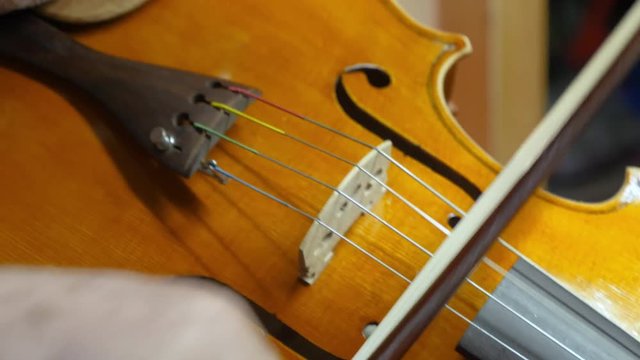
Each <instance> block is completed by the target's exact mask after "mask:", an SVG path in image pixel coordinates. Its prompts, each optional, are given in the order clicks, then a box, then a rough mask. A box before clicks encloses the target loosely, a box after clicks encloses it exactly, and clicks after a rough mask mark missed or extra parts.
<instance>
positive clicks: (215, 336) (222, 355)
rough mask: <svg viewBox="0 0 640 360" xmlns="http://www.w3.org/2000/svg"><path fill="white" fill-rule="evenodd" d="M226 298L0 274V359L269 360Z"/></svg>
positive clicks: (130, 282) (236, 303)
mask: <svg viewBox="0 0 640 360" xmlns="http://www.w3.org/2000/svg"><path fill="white" fill-rule="evenodd" d="M257 324H258V323H257V320H255V318H253V317H252V316H250V310H249V309H248V308H247V305H246V304H245V303H244V301H242V299H240V298H239V297H238V296H236V295H235V294H233V293H232V292H231V291H229V290H227V289H224V288H222V287H219V286H215V285H212V284H209V283H208V282H204V281H199V280H181V279H171V278H164V277H151V276H144V275H140V274H135V273H128V272H118V271H106V270H105V271H98V270H78V269H76V270H73V269H72V270H68V269H64V270H63V269H57V268H10V267H9V268H4V269H3V270H1V271H0V358H2V359H32V360H45V359H47V360H49V359H95V360H107V359H158V360H162V359H189V360H191V359H192V360H197V359H276V358H277V357H276V356H275V353H274V351H273V350H272V348H271V346H270V345H269V343H268V342H267V340H266V338H265V337H264V335H263V333H262V331H261V330H260V328H259V325H257Z"/></svg>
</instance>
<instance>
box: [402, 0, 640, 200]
mask: <svg viewBox="0 0 640 360" xmlns="http://www.w3.org/2000/svg"><path fill="white" fill-rule="evenodd" d="M397 2H398V3H399V4H400V5H401V6H402V7H404V8H405V10H407V12H408V13H410V14H411V16H413V17H414V18H415V19H416V20H417V21H419V22H421V23H423V24H425V25H427V26H430V27H434V28H437V29H442V30H446V31H452V32H457V33H462V34H465V35H467V36H468V37H469V39H470V40H471V43H472V45H473V49H474V51H473V54H472V55H471V56H470V57H468V58H466V59H464V60H462V61H461V62H460V63H459V64H458V66H457V68H456V70H455V71H456V72H455V81H454V85H453V92H452V98H451V101H452V102H453V103H454V104H455V107H456V108H457V109H458V112H457V117H458V120H459V121H460V123H461V124H462V126H463V127H464V128H465V130H466V131H467V132H468V133H469V134H470V136H471V137H472V138H473V139H474V140H475V141H476V142H477V143H478V144H479V145H480V146H482V147H483V148H485V149H486V150H487V151H488V152H489V153H490V154H491V155H492V156H493V157H494V158H495V159H496V160H498V161H499V162H501V163H505V162H506V161H507V160H508V159H509V157H510V156H511V155H512V154H513V152H514V151H515V150H516V149H517V148H518V146H519V145H520V144H521V143H522V141H523V140H524V139H525V137H526V136H527V135H528V134H529V132H530V131H531V130H532V129H533V127H534V126H535V125H536V124H537V123H538V122H539V121H540V119H542V117H543V116H544V113H545V112H546V110H547V109H548V108H549V107H550V106H551V105H552V104H553V103H554V101H555V100H556V99H557V98H558V96H559V95H560V94H561V93H562V91H563V90H564V89H565V88H566V87H567V85H568V84H569V82H570V81H571V80H572V79H573V77H574V76H575V75H576V74H577V73H578V71H579V70H580V69H581V67H582V66H583V65H584V64H585V63H586V62H587V60H588V59H589V57H590V56H591V54H593V52H594V51H595V50H596V49H597V48H598V46H599V45H600V44H601V42H602V41H603V40H604V39H605V38H606V36H607V34H608V33H609V32H610V31H611V30H612V29H613V27H614V26H615V25H616V23H617V22H618V21H619V20H620V18H621V17H622V15H623V14H624V13H625V11H626V10H627V9H628V8H629V7H630V6H631V4H632V3H633V0H562V1H557V0H555V1H554V0H397ZM634 165H635V166H640V66H636V68H635V70H634V71H632V73H631V75H630V76H628V78H627V79H626V80H625V81H624V83H623V84H622V85H621V86H620V87H619V88H618V89H617V90H616V91H615V92H614V93H613V94H612V96H611V97H610V98H609V99H608V100H607V102H606V103H605V105H604V106H603V107H602V108H601V109H600V111H599V112H598V114H597V115H596V116H595V117H594V118H593V119H592V121H591V123H590V124H589V126H588V127H587V129H586V130H585V131H584V132H583V134H582V136H581V137H580V139H579V140H578V141H577V143H576V144H575V145H574V146H573V148H572V149H571V150H570V151H569V153H568V154H567V155H566V156H565V159H564V161H563V162H562V164H561V165H560V166H559V167H558V168H557V169H556V170H555V172H554V174H553V175H552V176H551V177H550V178H549V180H548V182H547V184H546V186H547V187H548V189H549V190H550V191H552V192H554V193H556V194H559V195H562V196H565V197H568V198H571V199H575V200H581V201H587V202H597V201H602V200H605V199H608V198H609V197H611V196H613V195H614V194H615V193H616V192H617V191H618V189H619V188H620V186H621V185H622V183H623V181H624V176H625V168H626V167H627V166H634Z"/></svg>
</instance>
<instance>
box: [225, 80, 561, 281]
mask: <svg viewBox="0 0 640 360" xmlns="http://www.w3.org/2000/svg"><path fill="white" fill-rule="evenodd" d="M217 85H218V86H219V87H222V88H225V89H227V90H229V91H231V92H234V93H238V94H241V95H243V96H245V97H247V98H251V99H254V100H256V101H259V102H261V103H263V104H265V105H267V106H269V107H272V108H274V109H277V110H279V111H281V112H284V113H286V114H289V115H291V116H292V117H294V118H296V119H299V120H302V121H304V122H307V123H310V124H312V125H314V126H317V127H320V128H322V129H324V130H326V131H329V132H331V133H333V134H335V135H338V136H339V137H342V138H344V139H347V140H349V141H351V142H353V143H356V144H358V145H360V146H363V147H365V148H368V149H370V150H373V151H376V152H377V153H378V154H380V155H381V156H383V157H384V158H385V159H387V160H388V161H389V162H390V163H392V164H393V165H394V166H396V167H397V168H399V169H400V170H401V171H402V172H403V173H404V174H406V175H408V176H409V177H410V178H411V179H413V180H414V181H416V182H417V183H418V184H420V185H421V186H422V187H424V188H425V189H427V190H428V191H429V192H431V193H432V194H433V195H434V196H436V197H437V198H438V199H440V200H441V201H442V202H443V203H444V204H446V205H447V206H449V207H450V208H451V209H453V210H454V211H455V212H457V213H458V215H460V216H461V217H463V216H465V215H466V211H464V210H462V208H460V207H458V206H457V205H456V204H455V203H454V202H453V201H451V200H449V199H448V198H447V197H446V196H444V195H443V194H441V193H440V192H439V191H437V190H436V189H435V188H434V187H432V186H430V185H429V184H427V183H426V182H425V181H424V180H422V179H421V178H420V177H418V176H417V175H416V174H415V173H413V172H412V171H411V170H409V169H408V168H407V167H405V166H404V165H402V164H401V163H400V162H399V161H397V160H396V159H395V158H393V157H392V156H391V155H389V154H387V153H385V152H383V151H380V150H379V149H378V148H377V147H375V146H373V145H371V144H369V143H367V142H365V141H363V140H360V139H358V138H356V137H355V136H352V135H349V134H347V133H345V132H343V131H340V130H338V129H336V128H333V127H331V126H329V125H327V124H325V123H323V122H321V121H318V120H314V119H312V118H310V117H308V116H305V115H302V114H300V113H298V112H296V111H293V110H291V109H288V108H286V107H284V106H282V105H279V104H278V103H276V102H273V101H271V100H269V99H267V98H264V97H262V96H260V95H257V94H254V93H252V92H250V91H249V90H246V89H244V88H241V87H237V86H233V85H224V84H221V83H219V84H217ZM392 193H394V192H392ZM394 195H395V194H394ZM406 204H409V202H408V201H407V202H406ZM409 206H410V207H411V208H412V209H413V210H414V211H416V212H417V213H418V214H420V215H421V216H422V217H423V218H424V219H426V220H427V221H429V222H430V223H431V224H432V225H434V226H435V227H436V228H438V229H439V230H441V231H442V232H443V233H444V234H446V235H448V234H449V231H448V229H447V228H446V227H443V226H441V225H439V223H438V222H437V221H435V220H434V221H435V223H437V224H438V225H436V224H434V222H432V221H430V220H429V219H431V217H429V216H428V215H427V216H426V217H425V216H423V214H424V215H426V214H425V213H424V212H423V211H422V210H420V209H418V208H417V207H415V206H411V205H409ZM497 241H498V243H499V244H500V245H501V246H502V247H504V248H505V249H507V250H508V251H510V252H511V253H513V254H514V255H516V256H518V257H520V258H521V259H523V260H524V261H526V262H528V263H529V264H531V265H532V266H534V267H535V268H536V269H538V270H539V271H541V272H543V273H544V274H545V275H547V276H549V277H550V278H552V279H553V277H552V276H551V275H550V274H549V273H548V272H546V271H545V270H544V269H543V268H542V267H541V266H540V265H538V264H537V263H536V262H534V261H533V260H532V259H530V258H529V257H527V256H525V255H524V254H523V253H522V252H520V251H519V250H518V249H516V248H515V247H514V246H513V245H511V244H510V243H509V242H507V241H506V240H504V239H503V238H502V237H498V239H497ZM553 280H554V281H555V282H557V283H558V281H556V280H555V279H553Z"/></svg>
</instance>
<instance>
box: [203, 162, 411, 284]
mask: <svg viewBox="0 0 640 360" xmlns="http://www.w3.org/2000/svg"><path fill="white" fill-rule="evenodd" d="M202 170H203V171H204V172H205V173H208V174H211V172H217V173H218V174H220V175H222V176H224V177H226V178H229V179H232V180H235V181H237V182H238V183H240V184H242V185H244V186H246V187H248V188H249V189H251V190H253V191H255V192H257V193H259V194H261V195H262V196H265V197H267V198H268V199H270V200H273V201H275V202H277V203H278V204H280V205H283V206H285V207H287V208H289V209H291V210H293V211H294V212H296V213H298V214H300V215H302V216H303V217H305V218H307V219H309V220H311V221H313V222H315V223H317V224H318V225H320V226H322V227H323V228H325V229H326V230H328V231H330V232H331V233H332V234H334V235H336V236H338V237H339V238H340V239H342V240H344V241H345V242H347V244H349V245H351V246H353V247H354V248H355V249H357V250H358V251H360V252H361V253H363V254H364V255H366V256H367V257H369V258H370V259H372V260H373V261H375V262H376V263H378V264H380V265H381V266H383V267H384V268H385V269H387V270H389V271H390V272H391V273H393V274H394V275H396V276H398V277H399V278H401V279H402V280H404V281H406V282H407V283H411V280H410V279H409V278H408V277H406V276H404V275H403V274H402V273H400V272H399V271H398V270H396V269H394V268H393V267H391V266H390V265H388V264H387V263H385V262H384V261H382V260H380V259H379V258H378V257H376V256H375V255H373V254H372V253H370V252H369V251H367V250H365V249H364V248H363V247H361V246H360V245H358V244H356V243H355V242H354V241H352V240H351V239H349V238H347V237H346V236H344V235H342V234H341V233H340V232H338V231H337V230H335V229H334V228H333V227H331V226H329V225H328V224H326V223H325V222H324V221H322V220H321V219H320V218H318V217H316V216H313V215H311V214H309V213H308V212H306V211H304V210H302V209H300V208H299V207H297V206H295V205H293V204H291V203H289V202H287V201H285V200H282V199H280V198H279V197H277V196H275V195H273V194H271V193H269V192H268V191H266V190H263V189H261V188H259V187H257V186H255V185H253V184H251V183H249V182H248V181H245V180H243V179H241V178H240V177H238V176H235V175H233V174H231V173H230V172H228V171H226V170H223V169H222V168H220V166H219V165H218V164H217V163H216V162H215V161H213V160H210V161H209V162H208V163H206V164H205V165H204V166H203V169H202Z"/></svg>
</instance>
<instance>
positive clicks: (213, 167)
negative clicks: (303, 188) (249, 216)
mask: <svg viewBox="0 0 640 360" xmlns="http://www.w3.org/2000/svg"><path fill="white" fill-rule="evenodd" d="M202 170H203V171H204V172H205V173H208V174H211V173H212V172H216V173H218V174H220V175H222V176H223V177H226V178H229V179H232V180H234V181H236V182H238V183H240V184H242V185H244V186H246V187H247V188H249V189H251V190H253V191H255V192H257V193H259V194H261V195H262V196H265V197H267V198H268V199H270V200H273V201H275V202H277V203H279V204H280V205H283V206H285V207H287V208H289V209H290V210H293V211H294V212H296V213H298V214H300V215H302V216H303V217H305V218H307V219H309V220H311V221H313V222H316V223H317V224H319V225H320V226H322V227H324V228H325V229H327V230H329V231H330V232H332V233H333V234H335V235H337V236H339V237H340V238H341V239H342V240H344V241H346V242H347V243H348V244H349V245H351V246H353V247H354V248H355V249H356V250H358V251H360V252H361V253H362V254H364V255H365V256H367V257H369V258H370V259H372V260H374V261H375V262H376V263H378V264H379V265H381V266H383V267H384V268H386V269H387V270H389V271H390V272H391V273H392V274H394V275H396V276H398V277H399V278H400V279H402V280H403V281H404V282H406V283H407V284H411V280H410V279H409V278H407V277H406V276H404V275H402V273H400V272H399V271H398V270H396V269H394V268H393V267H392V266H390V265H388V264H387V263H385V262H384V261H382V260H380V259H379V258H378V257H376V256H375V255H373V254H371V253H370V252H368V251H366V250H365V249H363V248H362V247H361V246H359V245H358V244H356V243H355V242H353V241H352V240H350V239H348V238H347V237H346V236H344V235H342V234H340V233H339V232H338V231H337V230H335V229H334V228H332V227H331V226H329V225H327V224H326V223H325V222H323V221H322V220H320V219H319V218H317V217H315V216H313V215H311V214H309V213H308V212H306V211H304V210H302V209H300V208H298V207H296V206H295V205H293V204H291V203H289V202H287V201H285V200H282V199H280V198H278V197H277V196H275V195H273V194H271V193H269V192H268V191H265V190H263V189H261V188H259V187H257V186H255V185H253V184H251V183H249V182H248V181H245V180H243V179H241V178H240V177H238V176H235V175H233V174H231V173H230V172H228V171H226V170H223V169H222V168H221V167H220V166H219V165H218V164H217V163H216V162H215V161H213V160H210V161H209V162H207V163H206V164H204V165H203V169H202ZM445 308H446V309H447V310H449V311H451V312H452V313H453V314H454V315H456V316H458V317H459V318H461V319H462V320H463V321H465V322H467V323H468V324H469V325H471V326H473V327H474V328H476V329H478V330H479V331H480V332H482V333H483V334H485V335H486V336H488V337H490V338H491V339H492V340H494V341H496V342H497V343H498V344H500V345H502V346H504V347H505V348H506V349H508V350H509V351H511V352H513V353H514V354H516V355H517V356H518V357H520V358H522V359H525V360H528V359H527V358H526V357H525V356H524V355H522V354H521V353H519V352H518V351H517V350H515V349H513V348H512V347H510V346H509V345H508V344H506V343H504V342H503V341H502V340H500V339H499V338H498V337H497V336H495V335H493V334H491V332H489V331H487V330H486V329H484V328H483V327H482V326H480V325H478V324H476V323H474V322H473V321H472V320H470V319H469V318H467V317H466V316H464V315H463V314H462V313H460V312H459V311H457V310H456V309H455V308H453V307H452V306H451V305H449V304H446V305H445Z"/></svg>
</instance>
